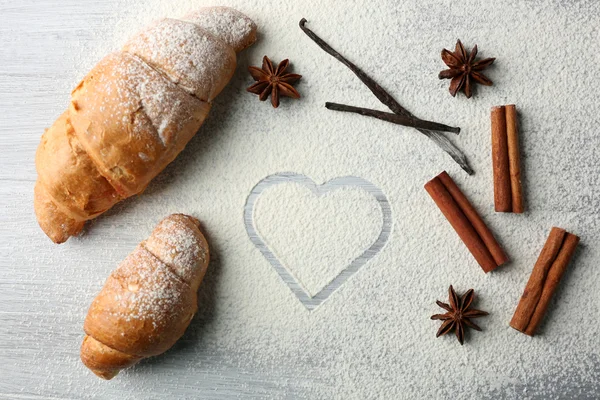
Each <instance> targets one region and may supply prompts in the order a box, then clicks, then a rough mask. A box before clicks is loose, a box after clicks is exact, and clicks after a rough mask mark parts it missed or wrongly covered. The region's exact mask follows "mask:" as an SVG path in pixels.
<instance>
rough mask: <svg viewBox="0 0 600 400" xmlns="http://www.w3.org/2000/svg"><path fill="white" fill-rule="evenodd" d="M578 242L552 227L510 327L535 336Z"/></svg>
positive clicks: (575, 238) (575, 237) (563, 231)
mask: <svg viewBox="0 0 600 400" xmlns="http://www.w3.org/2000/svg"><path fill="white" fill-rule="evenodd" d="M578 243H579V237H578V236H576V235H573V234H572V233H568V232H567V231H565V230H564V229H561V228H556V227H554V228H552V230H551V231H550V235H549V236H548V240H547V241H546V244H545V245H544V247H543V248H542V251H541V253H540V256H539V257H538V260H537V262H536V263H535V266H534V267H533V271H532V272H531V276H530V277H529V281H528V282H527V285H526V286H525V291H524V292H523V295H522V296H521V300H520V301H519V304H518V306H517V309H516V311H515V314H514V315H513V318H512V320H511V321H510V326H512V327H513V328H515V329H516V330H518V331H521V332H523V333H525V334H526V335H529V336H533V335H534V334H535V331H536V330H537V327H538V326H539V324H540V322H541V321H542V319H543V317H544V314H545V313H546V310H547V309H548V305H549V304H550V300H551V299H552V295H553V294H554V292H555V291H556V288H557V287H558V284H559V282H560V279H561V278H562V276H563V274H564V272H565V270H566V269H567V266H568V265H569V261H570V260H571V258H572V257H573V253H574V252H575V248H576V247H577V244H578Z"/></svg>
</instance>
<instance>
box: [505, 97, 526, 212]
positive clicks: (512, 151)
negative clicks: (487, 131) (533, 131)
mask: <svg viewBox="0 0 600 400" xmlns="http://www.w3.org/2000/svg"><path fill="white" fill-rule="evenodd" d="M506 138H507V145H508V167H509V172H510V191H511V194H512V199H511V200H512V212H514V213H518V214H520V213H522V212H523V210H524V208H523V192H522V189H521V155H520V154H519V130H518V127H517V109H516V107H515V105H514V104H509V105H507V106H506Z"/></svg>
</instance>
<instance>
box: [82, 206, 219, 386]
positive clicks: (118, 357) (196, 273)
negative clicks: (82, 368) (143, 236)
mask: <svg viewBox="0 0 600 400" xmlns="http://www.w3.org/2000/svg"><path fill="white" fill-rule="evenodd" d="M198 225H199V223H198V221H197V220H196V219H195V218H193V217H190V216H187V215H183V214H174V215H171V216H169V217H167V218H165V219H164V220H162V221H161V222H160V223H159V224H158V226H157V227H156V228H155V229H154V231H153V232H152V234H151V235H150V237H149V238H148V239H147V240H146V241H145V242H142V243H140V245H139V246H138V247H137V248H136V249H135V250H134V251H133V252H132V253H131V254H129V256H127V257H126V258H125V260H123V262H122V263H121V264H120V265H119V267H118V268H117V269H115V270H114V271H113V272H112V273H111V275H110V276H109V278H108V279H107V281H106V283H105V285H104V287H103V288H102V291H101V292H100V294H98V296H97V297H96V299H95V300H94V301H93V303H92V305H91V306H90V309H89V312H88V315H87V317H86V319H85V323H84V330H85V333H86V337H85V338H84V341H83V344H82V347H81V359H82V361H83V363H84V364H85V365H86V366H87V367H88V368H90V369H91V370H92V371H93V372H94V373H95V374H96V375H98V376H100V377H102V378H104V379H111V378H113V377H114V376H115V375H116V374H117V373H118V372H119V371H120V370H121V369H124V368H127V367H129V366H131V365H133V364H135V363H137V362H138V361H140V360H141V359H143V358H144V357H150V356H154V355H157V354H161V353H163V352H164V351H166V350H167V349H169V348H170V347H171V346H172V345H173V344H175V342H176V341H177V340H178V339H179V338H180V337H181V336H182V335H183V333H184V332H185V330H186V328H187V327H188V325H189V323H190V321H191V320H192V318H193V316H194V314H195V313H196V310H197V296H196V292H197V291H198V287H199V286H200V283H201V282H202V279H203V277H204V274H205V272H206V268H207V266H208V260H209V251H208V245H207V243H206V240H205V238H204V236H203V235H202V233H201V232H200V230H199V229H198Z"/></svg>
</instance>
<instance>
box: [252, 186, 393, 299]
mask: <svg viewBox="0 0 600 400" xmlns="http://www.w3.org/2000/svg"><path fill="white" fill-rule="evenodd" d="M254 219H255V225H256V228H257V229H258V232H259V234H260V235H261V236H262V237H263V239H264V241H265V242H266V243H267V245H269V246H270V247H271V248H272V250H273V252H274V254H275V255H276V256H277V257H278V258H279V259H280V261H281V262H282V263H283V265H284V266H285V267H286V268H287V269H288V270H289V271H290V272H291V273H292V275H294V276H295V277H296V279H297V280H298V281H299V282H300V283H301V284H302V285H303V286H304V288H305V289H306V290H307V291H308V293H309V294H310V295H311V296H314V295H315V294H317V293H318V292H320V291H321V289H323V287H324V286H325V285H327V284H328V283H329V282H331V281H332V280H333V279H334V278H335V277H336V276H337V275H339V273H340V272H342V270H344V269H345V268H346V267H347V266H348V265H350V263H351V262H352V261H354V259H356V258H357V257H358V256H360V255H361V254H362V253H363V252H364V251H365V250H366V249H368V248H369V247H370V246H371V245H372V244H373V243H374V242H375V240H376V239H377V237H378V236H379V233H380V232H381V229H382V226H383V219H382V214H381V208H380V206H379V203H377V200H376V199H375V198H374V197H373V196H372V195H370V194H369V193H367V192H366V191H364V190H362V189H360V188H352V187H342V188H339V189H337V190H333V191H330V192H327V193H325V194H323V195H321V196H317V195H316V194H315V193H313V192H312V191H311V190H310V189H309V188H307V187H305V186H303V185H301V184H298V183H288V184H281V185H277V186H273V187H271V188H269V189H267V190H265V191H264V192H263V193H262V194H261V196H260V197H259V199H258V202H257V204H256V205H255V211H254Z"/></svg>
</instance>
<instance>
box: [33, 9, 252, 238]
mask: <svg viewBox="0 0 600 400" xmlns="http://www.w3.org/2000/svg"><path fill="white" fill-rule="evenodd" d="M255 40H256V24H254V22H253V21H252V20H250V19H249V18H248V17H246V16H245V15H244V14H242V13H240V12H238V11H236V10H234V9H231V8H227V7H209V8H203V9H200V10H198V11H196V12H192V13H190V14H188V15H187V16H185V17H183V18H182V19H169V18H167V19H163V20H160V21H158V22H156V23H155V24H154V25H152V26H150V27H148V28H146V29H145V30H143V31H142V32H140V33H138V34H137V35H135V36H134V37H132V38H131V39H130V40H129V42H127V44H126V45H125V46H124V47H123V48H122V49H121V50H120V51H117V52H115V53H112V54H109V55H108V56H106V57H105V58H104V59H102V60H101V61H100V62H99V63H98V65H96V66H95V67H94V68H93V69H92V71H90V73H88V74H87V76H86V77H85V78H84V79H83V80H82V81H81V83H80V84H79V85H78V86H77V87H76V88H75V90H73V92H72V93H71V103H70V105H69V108H68V110H67V111H65V112H64V113H63V114H62V115H61V116H60V117H59V118H58V119H57V120H56V122H55V123H54V124H53V125H52V126H51V127H50V128H49V129H48V130H47V131H46V132H45V133H44V135H43V136H42V139H41V142H40V145H39V147H38V150H37V153H36V159H35V164H36V169H37V172H38V179H37V182H36V185H35V189H34V207H35V213H36V216H37V220H38V223H39V224H40V227H41V228H42V230H43V231H44V232H45V233H46V235H48V237H49V238H50V239H52V240H53V241H54V242H55V243H62V242H65V241H66V240H68V239H69V237H71V236H74V235H76V234H78V233H79V232H80V231H81V230H82V229H83V226H84V223H85V221H88V220H90V219H93V218H96V217H97V216H98V215H100V214H102V213H103V212H105V211H107V210H108V209H109V208H111V207H112V206H114V205H115V204H116V203H118V202H119V201H121V200H123V199H125V198H128V197H131V196H134V195H136V194H139V193H141V192H142V191H143V190H144V189H145V188H146V186H147V185H148V184H149V183H150V181H151V180H152V179H153V178H154V177H155V176H156V175H158V173H159V172H160V171H162V170H163V169H164V168H165V167H166V166H167V165H168V164H169V163H170V162H171V161H173V160H174V159H175V157H177V155H178V154H179V153H180V152H181V151H182V150H183V148H184V147H185V145H186V144H187V143H188V142H189V141H190V140H191V139H192V137H193V136H194V135H195V134H196V132H197V131H198V129H199V128H200V126H201V125H202V123H203V122H204V119H205V118H206V117H207V115H208V112H209V111H210V108H211V104H212V101H213V99H214V98H215V96H217V95H218V94H219V92H221V90H222V89H223V88H224V87H225V85H226V84H227V83H228V82H229V80H230V79H231V77H232V75H233V73H234V71H235V68H236V62H237V61H236V53H238V52H240V51H242V50H243V49H245V48H246V47H248V46H250V45H251V44H252V43H254V41H255Z"/></svg>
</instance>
